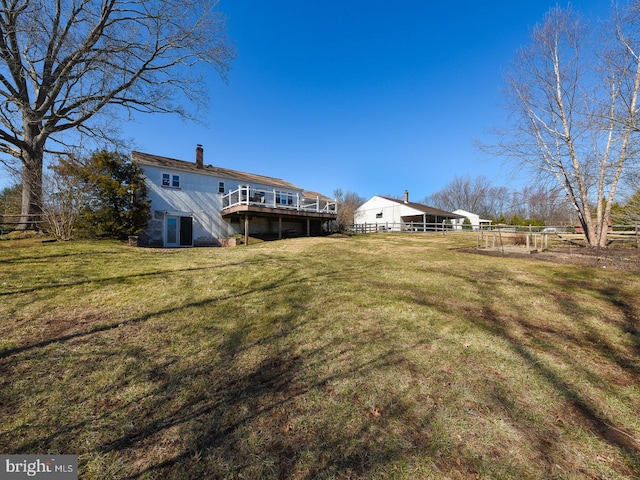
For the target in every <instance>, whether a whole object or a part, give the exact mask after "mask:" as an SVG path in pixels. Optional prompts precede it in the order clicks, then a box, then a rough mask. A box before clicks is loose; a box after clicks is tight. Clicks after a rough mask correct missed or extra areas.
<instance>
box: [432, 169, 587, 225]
mask: <svg viewBox="0 0 640 480" xmlns="http://www.w3.org/2000/svg"><path fill="white" fill-rule="evenodd" d="M424 203H426V204H427V205H430V206H432V207H435V208H441V209H442V210H447V211H450V212H452V211H454V210H458V209H461V210H466V211H468V212H472V213H475V214H477V215H479V216H480V217H482V218H485V219H487V220H492V221H493V222H494V223H505V224H509V225H573V224H574V223H575V222H576V216H575V214H574V212H573V210H572V207H571V204H570V202H569V201H568V199H567V198H566V195H565V194H564V193H563V191H562V189H561V188H559V187H548V186H546V185H543V184H539V185H529V186H524V187H522V188H521V189H520V190H516V191H514V190H511V189H509V188H507V187H504V186H495V185H492V183H491V182H490V180H489V179H487V178H486V177H485V176H483V175H480V176H478V177H475V178H471V177H469V176H456V177H455V178H454V179H453V180H452V181H450V182H449V183H448V184H447V185H446V186H445V187H444V188H443V189H442V190H439V191H437V192H435V193H433V194H431V195H428V196H427V197H426V198H425V199H424Z"/></svg>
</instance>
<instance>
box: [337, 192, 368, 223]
mask: <svg viewBox="0 0 640 480" xmlns="http://www.w3.org/2000/svg"><path fill="white" fill-rule="evenodd" d="M333 196H334V197H335V199H336V202H337V203H338V218H337V219H336V223H337V225H336V226H337V228H338V231H339V232H344V231H346V230H348V229H349V228H351V226H352V225H353V221H354V220H353V214H354V212H355V211H356V209H357V208H358V207H359V206H360V205H362V204H363V203H364V202H365V201H366V199H365V198H363V197H361V196H360V195H358V194H357V193H355V192H349V191H347V192H343V191H342V189H341V188H337V189H335V190H334V191H333Z"/></svg>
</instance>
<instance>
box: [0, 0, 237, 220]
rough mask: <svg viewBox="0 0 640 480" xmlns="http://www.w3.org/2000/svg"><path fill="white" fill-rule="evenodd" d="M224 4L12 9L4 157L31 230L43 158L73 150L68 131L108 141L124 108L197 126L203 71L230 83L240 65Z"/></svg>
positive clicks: (1, 47)
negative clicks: (15, 171) (12, 162)
mask: <svg viewBox="0 0 640 480" xmlns="http://www.w3.org/2000/svg"><path fill="white" fill-rule="evenodd" d="M217 3H218V2H217V1H215V0H12V1H9V0H3V1H2V8H1V9H0V153H4V154H8V155H9V157H12V158H14V159H17V161H18V163H19V165H20V167H21V170H22V195H23V196H22V216H23V220H22V221H23V222H25V224H27V223H28V222H30V221H32V218H33V216H34V215H36V214H39V213H40V212H41V206H42V167H43V158H44V155H45V153H46V152H54V153H55V152H59V151H63V150H64V147H65V145H64V142H65V140H64V136H63V133H64V132H70V131H76V132H80V133H82V134H87V135H89V136H91V137H99V136H103V135H104V134H105V132H106V130H105V128H104V127H105V123H102V124H101V123H100V120H104V118H105V115H109V114H114V113H115V111H116V110H118V107H122V109H124V110H125V111H127V112H128V113H129V114H130V115H131V114H134V113H136V112H141V113H173V114H178V115H181V116H183V117H189V114H188V112H187V110H186V108H185V107H184V106H183V105H182V102H184V101H187V102H190V103H192V104H195V105H200V104H201V103H202V102H203V101H204V100H205V98H206V95H205V91H204V85H203V83H202V82H201V81H200V78H199V77H198V72H199V70H198V69H196V68H193V67H194V66H196V65H197V64H199V63H201V62H204V63H205V64H208V65H210V66H212V67H213V68H214V69H216V70H217V71H218V72H219V73H220V74H221V75H224V73H225V72H226V71H227V69H228V64H229V61H230V60H231V58H232V56H233V54H232V51H231V49H230V47H229V45H228V43H227V41H226V38H225V35H224V29H225V26H224V21H223V18H222V17H221V15H220V14H219V13H218V12H216V11H215V7H216V5H217ZM50 140H51V141H53V144H54V145H55V148H53V147H52V146H51V143H52V142H50ZM5 163H9V162H7V161H6V160H5Z"/></svg>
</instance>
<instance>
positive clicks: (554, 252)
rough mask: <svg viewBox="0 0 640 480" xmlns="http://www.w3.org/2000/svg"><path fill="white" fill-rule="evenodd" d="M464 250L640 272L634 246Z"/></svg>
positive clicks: (639, 254)
mask: <svg viewBox="0 0 640 480" xmlns="http://www.w3.org/2000/svg"><path fill="white" fill-rule="evenodd" d="M464 251H466V252H471V253H477V254H480V255H489V256H497V257H515V258H518V257H520V258H534V259H536V260H541V261H545V262H552V263H559V264H569V265H579V266H582V267H596V268H612V269H616V270H625V271H632V272H640V251H639V250H638V249H637V248H634V247H611V248H607V249H602V250H597V249H591V248H587V247H571V248H569V247H558V248H553V249H550V250H544V251H537V252H531V253H529V252H527V251H526V249H524V248H521V247H515V246H509V247H506V246H505V248H504V249H500V248H496V249H484V248H467V249H464Z"/></svg>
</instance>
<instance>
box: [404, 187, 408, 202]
mask: <svg viewBox="0 0 640 480" xmlns="http://www.w3.org/2000/svg"><path fill="white" fill-rule="evenodd" d="M404 203H409V190H405V191H404Z"/></svg>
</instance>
